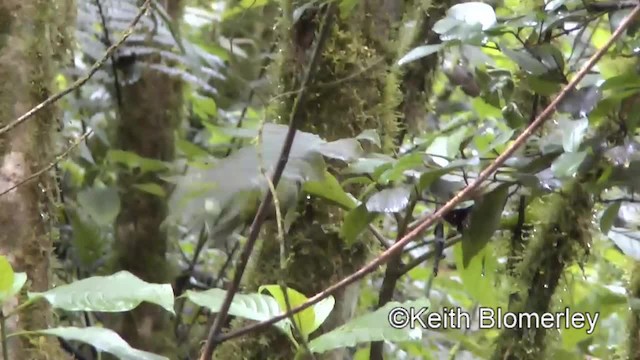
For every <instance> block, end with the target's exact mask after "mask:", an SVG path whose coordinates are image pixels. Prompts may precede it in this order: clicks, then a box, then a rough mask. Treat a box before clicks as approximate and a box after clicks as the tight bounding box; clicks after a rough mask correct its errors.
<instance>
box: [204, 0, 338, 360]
mask: <svg viewBox="0 0 640 360" xmlns="http://www.w3.org/2000/svg"><path fill="white" fill-rule="evenodd" d="M334 13H335V4H334V3H330V4H329V5H328V7H327V11H326V14H325V16H324V21H323V24H322V29H321V30H320V35H319V37H318V41H317V43H316V46H315V48H314V50H313V54H312V56H311V60H310V62H309V64H308V66H307V69H306V71H305V74H304V78H303V79H302V82H301V88H302V90H301V91H300V93H298V96H297V98H296V99H295V101H294V102H293V106H292V109H291V113H290V117H289V131H288V132H287V135H286V138H285V140H284V144H283V146H282V152H281V153H280V157H279V159H278V164H277V165H276V168H275V170H274V172H273V176H272V178H271V182H272V183H273V185H274V187H277V186H278V183H279V182H280V178H281V176H282V173H283V172H284V167H285V166H286V164H287V162H288V160H289V154H290V152H291V148H292V146H293V139H294V137H295V134H296V128H297V126H298V124H299V123H300V121H302V119H301V118H302V113H303V112H302V109H303V104H304V102H305V101H306V96H307V90H306V89H307V85H308V84H310V83H311V81H312V78H313V76H314V74H315V69H316V68H317V65H318V63H319V60H320V54H321V52H322V49H323V47H324V44H325V42H326V40H327V38H328V37H329V29H330V28H331V27H332V26H333V20H334V16H335V14H334ZM272 200H273V194H272V193H271V192H270V191H267V192H266V194H265V197H264V200H263V201H262V202H261V203H260V206H259V207H258V212H257V213H256V215H255V217H254V219H253V222H252V223H251V228H250V229H249V236H248V238H247V242H246V243H245V245H244V248H243V249H242V253H241V254H240V259H239V260H238V263H237V266H236V272H235V274H234V278H233V281H232V283H231V284H230V286H229V289H228V291H227V293H226V296H225V299H224V302H223V303H222V306H221V308H220V311H219V312H218V315H217V316H216V318H215V321H214V322H213V325H212V326H211V329H210V331H209V335H208V337H207V341H206V343H205V345H204V351H203V352H202V356H201V357H200V360H209V359H211V355H212V354H213V351H214V350H215V348H216V346H217V345H218V344H219V343H220V341H219V339H217V336H218V333H219V332H220V330H221V328H222V324H224V322H225V321H226V318H227V314H228V312H229V308H230V307H231V302H232V301H233V297H234V295H235V293H236V292H237V291H238V288H239V286H240V280H241V279H242V275H243V274H244V270H245V269H246V265H247V262H248V261H249V256H250V255H251V252H252V251H253V247H254V245H255V242H256V239H257V238H258V234H259V232H260V228H261V227H262V223H263V222H264V220H265V217H266V215H267V209H268V208H269V206H270V205H271V204H272ZM287 313H292V314H293V312H291V311H287Z"/></svg>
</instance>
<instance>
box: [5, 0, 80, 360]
mask: <svg viewBox="0 0 640 360" xmlns="http://www.w3.org/2000/svg"><path fill="white" fill-rule="evenodd" d="M74 9H75V4H74V3H73V1H70V0H64V1H62V0H61V1H58V2H50V1H43V0H5V1H2V2H0V127H1V126H4V125H7V124H8V123H9V122H10V121H12V120H14V119H15V118H17V117H18V116H20V115H22V114H24V113H25V112H27V111H28V110H29V109H31V108H32V107H34V106H35V105H37V104H38V103H40V102H42V101H44V100H45V99H46V98H47V97H49V96H50V95H52V93H53V92H54V88H53V81H54V76H55V74H56V70H55V66H56V64H58V63H59V62H58V61H57V60H60V59H61V58H66V54H67V51H68V50H69V46H68V45H69V44H70V41H69V40H70V38H69V37H68V33H69V32H68V31H67V30H68V29H67V26H68V25H69V24H73V23H74V20H75V19H74V17H75V12H74ZM57 116H58V115H57V113H56V109H55V107H48V108H46V109H45V110H43V111H41V112H39V113H38V114H37V115H35V116H34V117H33V118H31V119H29V120H28V121H27V122H26V123H23V124H21V125H19V126H18V127H16V128H14V129H13V130H11V131H10V132H8V133H7V134H4V135H3V136H2V137H0V192H4V191H6V190H7V189H8V188H11V187H13V186H14V185H16V184H18V183H20V182H21V181H22V180H23V179H25V178H28V177H29V176H30V175H32V174H33V173H35V172H37V171H38V170H41V169H42V168H44V167H46V166H47V165H48V164H49V163H50V162H51V161H53V160H54V153H55V152H56V150H57V149H54V138H55V136H56V134H57V130H56V128H57V126H58V125H57V120H56V119H57ZM55 184H56V182H55V180H54V178H53V177H52V176H51V174H50V173H47V174H43V175H42V176H40V177H38V178H37V179H34V181H31V182H28V183H25V184H22V185H21V186H19V187H17V188H16V189H14V190H11V191H9V192H8V193H6V194H4V195H2V196H0V229H2V230H1V231H0V254H2V255H4V256H6V257H7V258H8V259H9V261H10V263H11V264H12V266H13V267H14V270H15V271H18V272H25V273H26V274H27V276H28V279H29V282H28V283H27V286H26V287H25V288H24V290H23V292H22V294H21V295H20V296H19V297H18V298H16V299H10V300H9V301H8V303H6V304H5V306H4V307H3V309H2V311H3V312H4V313H5V314H6V313H8V312H10V311H11V310H12V309H13V308H15V306H16V305H17V303H18V302H19V301H24V300H25V299H26V291H27V290H28V291H44V290H47V289H48V288H50V287H51V282H52V274H51V269H50V265H51V264H50V258H51V254H52V248H53V244H52V240H53V239H54V234H53V233H52V231H53V229H52V228H51V227H50V226H49V225H50V223H51V220H53V219H54V218H55V216H56V214H55V212H52V211H49V210H50V209H52V208H53V207H54V206H55V203H54V201H53V199H55V198H56V192H57V190H56V185H55ZM51 325H52V313H51V309H50V308H49V307H48V306H47V305H46V304H44V303H39V304H38V305H36V306H33V307H29V308H28V309H25V310H23V311H21V312H20V313H19V314H18V315H17V316H14V317H12V318H10V321H9V323H8V327H9V332H15V331H24V330H36V329H44V328H47V327H50V326H51ZM1 347H2V344H0V348H1ZM8 351H9V357H10V358H11V359H33V360H38V359H65V358H68V357H67V356H66V355H65V354H64V353H63V352H62V351H61V350H60V348H59V346H58V344H57V340H55V339H53V338H43V339H41V340H38V339H28V338H27V337H24V336H22V337H16V338H11V339H10V340H9V343H8Z"/></svg>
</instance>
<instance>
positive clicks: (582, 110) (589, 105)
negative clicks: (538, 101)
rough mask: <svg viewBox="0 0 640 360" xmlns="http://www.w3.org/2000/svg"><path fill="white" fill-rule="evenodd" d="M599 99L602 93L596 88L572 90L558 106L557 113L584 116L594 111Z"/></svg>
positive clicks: (586, 87)
mask: <svg viewBox="0 0 640 360" xmlns="http://www.w3.org/2000/svg"><path fill="white" fill-rule="evenodd" d="M601 98H602V91H601V90H600V88H599V87H597V86H585V87H583V88H580V89H577V90H576V89H574V90H572V91H570V92H569V93H568V94H567V96H565V98H564V99H563V100H562V101H561V102H560V104H558V112H565V113H570V114H574V115H577V116H585V115H587V114H589V113H590V112H591V111H593V109H595V107H596V105H597V104H598V101H600V99H601Z"/></svg>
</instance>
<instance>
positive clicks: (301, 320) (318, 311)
mask: <svg viewBox="0 0 640 360" xmlns="http://www.w3.org/2000/svg"><path fill="white" fill-rule="evenodd" d="M263 290H266V291H268V292H269V294H271V296H273V298H274V299H276V302H277V303H278V306H279V307H280V311H281V312H282V313H284V312H286V311H287V303H286V300H285V297H284V293H283V292H282V288H281V287H280V285H263V286H260V288H258V292H259V293H262V292H263ZM287 296H288V299H289V305H291V308H295V307H298V306H300V305H302V304H304V303H305V302H306V301H307V300H308V299H307V297H306V296H304V295H303V294H301V293H299V292H298V291H296V290H294V289H292V288H287ZM334 305H335V300H334V298H333V296H329V297H328V298H326V299H324V300H322V301H321V302H319V303H318V304H316V305H315V306H313V307H310V308H307V309H304V310H302V311H301V312H299V313H297V314H295V315H294V316H293V317H294V319H295V321H296V324H297V326H298V329H299V330H300V332H301V333H302V336H304V338H305V339H308V338H309V335H310V334H311V333H312V332H314V331H315V330H316V329H317V328H318V327H319V326H320V325H322V323H323V322H324V320H326V318H327V316H329V313H330V312H331V310H333V306H334ZM316 315H320V316H321V317H324V318H316Z"/></svg>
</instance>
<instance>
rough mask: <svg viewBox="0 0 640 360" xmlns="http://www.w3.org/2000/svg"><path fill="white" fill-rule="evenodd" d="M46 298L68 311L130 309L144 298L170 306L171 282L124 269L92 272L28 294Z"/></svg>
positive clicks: (171, 295) (172, 311) (171, 299)
mask: <svg viewBox="0 0 640 360" xmlns="http://www.w3.org/2000/svg"><path fill="white" fill-rule="evenodd" d="M38 297H43V298H45V299H46V300H47V301H48V302H49V303H50V304H51V306H53V307H54V308H57V309H63V310H68V311H101V312H121V311H129V310H132V309H134V308H136V307H137V306H138V305H140V303H141V302H143V301H146V302H150V303H154V304H157V305H160V306H161V307H162V308H164V309H165V310H167V311H169V312H170V313H174V310H173V288H172V287H171V285H170V284H151V283H148V282H146V281H143V280H140V279H139V278H138V277H136V276H135V275H133V274H131V273H129V272H127V271H119V272H117V273H115V274H113V275H110V276H93V277H90V278H86V279H82V280H78V281H74V282H72V283H70V284H67V285H61V286H58V287H55V288H53V289H51V290H47V291H44V292H32V293H29V298H30V299H34V298H38Z"/></svg>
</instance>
